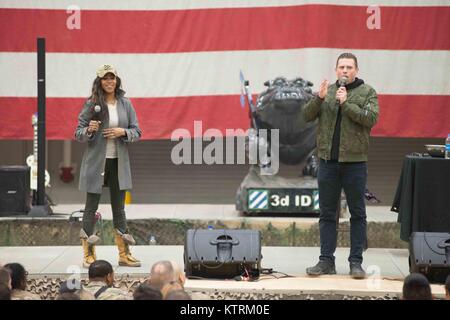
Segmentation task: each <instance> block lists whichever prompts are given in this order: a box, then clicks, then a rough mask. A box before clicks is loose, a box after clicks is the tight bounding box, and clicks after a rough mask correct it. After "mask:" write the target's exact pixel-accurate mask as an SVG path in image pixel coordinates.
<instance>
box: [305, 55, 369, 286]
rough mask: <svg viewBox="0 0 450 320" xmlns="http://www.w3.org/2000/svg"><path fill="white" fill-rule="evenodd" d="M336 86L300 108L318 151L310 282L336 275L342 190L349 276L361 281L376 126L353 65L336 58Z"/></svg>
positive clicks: (325, 87)
mask: <svg viewBox="0 0 450 320" xmlns="http://www.w3.org/2000/svg"><path fill="white" fill-rule="evenodd" d="M335 71H336V76H337V79H338V80H337V81H336V83H333V84H331V85H330V84H329V82H328V81H327V80H324V81H323V82H322V83H321V84H320V88H319V93H318V95H317V96H316V97H314V98H313V99H311V100H310V101H309V102H308V103H307V104H306V105H305V107H304V108H303V111H302V112H303V117H304V119H305V121H307V122H309V121H313V120H316V119H318V131H317V148H318V156H319V158H320V163H319V173H318V183H319V206H320V219H319V229H320V257H319V263H317V264H316V265H315V266H314V267H311V268H307V269H306V273H307V274H308V275H311V276H317V275H322V274H335V273H336V268H335V262H334V261H335V257H334V252H335V251H336V242H337V231H336V213H337V210H338V204H339V202H340V201H339V199H340V196H341V189H344V192H345V195H346V199H347V203H348V207H349V210H350V214H351V218H350V242H351V249H350V256H349V258H348V261H349V263H350V275H351V276H352V277H353V278H355V279H362V278H364V277H365V271H364V269H363V268H362V265H361V264H362V261H363V257H362V253H363V250H364V244H365V240H366V207H365V202H364V190H365V187H366V180H367V166H366V161H367V154H368V148H369V136H370V130H371V128H372V127H373V126H374V125H375V124H376V122H377V120H378V98H377V94H376V92H375V90H374V89H373V88H372V87H371V86H369V85H367V84H365V83H364V81H363V80H362V79H359V78H357V77H356V75H357V74H358V60H357V58H356V56H355V55H353V54H352V53H343V54H341V55H340V56H339V57H338V59H337V62H336V69H335Z"/></svg>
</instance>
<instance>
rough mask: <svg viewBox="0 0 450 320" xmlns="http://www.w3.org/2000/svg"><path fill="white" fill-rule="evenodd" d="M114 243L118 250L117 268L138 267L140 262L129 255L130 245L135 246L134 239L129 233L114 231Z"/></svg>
mask: <svg viewBox="0 0 450 320" xmlns="http://www.w3.org/2000/svg"><path fill="white" fill-rule="evenodd" d="M114 238H115V241H116V245H117V248H118V249H119V266H125V267H140V266H141V261H139V260H138V259H136V258H135V257H133V256H132V255H131V252H130V244H135V243H136V241H134V238H133V236H132V235H131V234H129V233H122V232H120V231H119V230H117V229H116V234H115V237H114Z"/></svg>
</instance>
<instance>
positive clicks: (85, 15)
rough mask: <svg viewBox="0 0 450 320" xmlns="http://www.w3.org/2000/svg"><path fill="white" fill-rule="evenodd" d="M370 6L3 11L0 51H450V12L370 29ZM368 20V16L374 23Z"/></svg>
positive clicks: (387, 18)
mask: <svg viewBox="0 0 450 320" xmlns="http://www.w3.org/2000/svg"><path fill="white" fill-rule="evenodd" d="M366 10H367V7H365V6H335V5H304V6H292V7H270V8H232V9H230V8H228V9H199V10H169V11H106V10H103V11H98V10H84V11H81V29H80V30H68V29H67V27H66V20H67V19H68V17H69V16H70V14H68V13H66V11H65V10H31V9H1V10H0V30H1V33H2V37H1V38H0V51H10V52H32V51H36V38H37V37H45V38H46V39H47V51H48V52H87V53H152V52H155V53H158V52H197V51H224V50H268V49H292V48H311V47H313V48H352V49H392V50H449V49H450V37H449V36H448V33H447V31H448V30H450V7H381V11H380V12H381V29H379V30H377V29H375V30H369V29H368V28H367V20H368V19H369V17H370V15H371V14H369V13H367V12H366ZM369 20H370V19H369Z"/></svg>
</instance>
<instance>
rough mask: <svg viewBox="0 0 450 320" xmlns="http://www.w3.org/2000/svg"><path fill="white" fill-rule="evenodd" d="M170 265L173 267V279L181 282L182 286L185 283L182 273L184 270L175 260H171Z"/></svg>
mask: <svg viewBox="0 0 450 320" xmlns="http://www.w3.org/2000/svg"><path fill="white" fill-rule="evenodd" d="M171 263H172V267H173V273H174V279H173V280H174V281H176V282H178V283H179V284H181V286H182V287H183V288H184V284H185V283H186V275H185V274H184V271H183V270H182V269H181V268H180V266H179V265H178V264H177V263H176V262H175V261H171Z"/></svg>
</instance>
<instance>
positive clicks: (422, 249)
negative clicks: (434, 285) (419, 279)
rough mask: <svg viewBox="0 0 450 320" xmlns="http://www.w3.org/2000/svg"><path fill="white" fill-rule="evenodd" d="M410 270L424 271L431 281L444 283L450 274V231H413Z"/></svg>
mask: <svg viewBox="0 0 450 320" xmlns="http://www.w3.org/2000/svg"><path fill="white" fill-rule="evenodd" d="M409 271H410V272H411V273H415V272H419V273H422V274H423V275H425V276H426V277H427V278H428V280H429V281H430V282H438V283H444V282H445V280H446V278H447V276H448V275H449V274H450V233H441V232H413V233H412V234H411V238H410V241H409Z"/></svg>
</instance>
